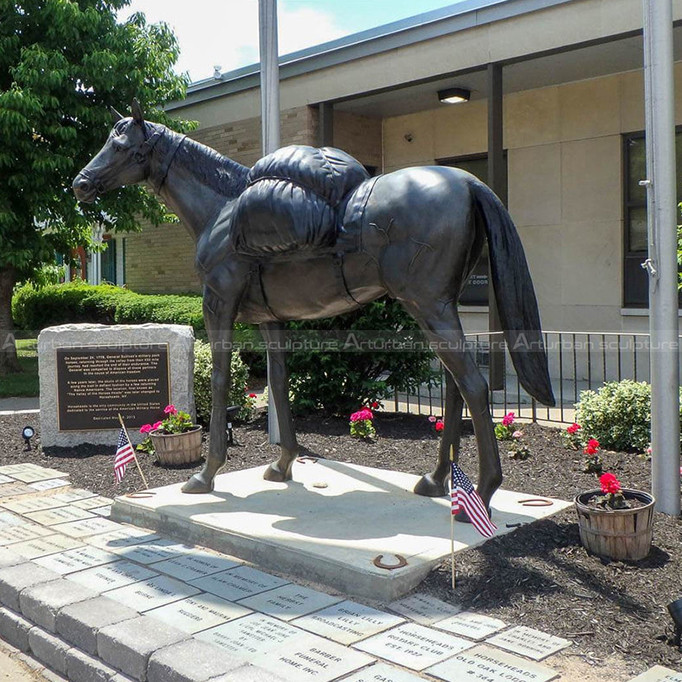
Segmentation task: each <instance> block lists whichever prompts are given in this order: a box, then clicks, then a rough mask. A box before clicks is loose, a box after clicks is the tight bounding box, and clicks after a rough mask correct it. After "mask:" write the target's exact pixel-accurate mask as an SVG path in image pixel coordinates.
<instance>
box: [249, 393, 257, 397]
mask: <svg viewBox="0 0 682 682" xmlns="http://www.w3.org/2000/svg"><path fill="white" fill-rule="evenodd" d="M256 397H257V396H256V394H255V393H249V398H256Z"/></svg>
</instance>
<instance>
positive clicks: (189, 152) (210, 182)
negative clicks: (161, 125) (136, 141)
mask: <svg viewBox="0 0 682 682" xmlns="http://www.w3.org/2000/svg"><path fill="white" fill-rule="evenodd" d="M169 132H170V133H171V135H177V134H178V133H175V132H173V131H171V130H169ZM173 163H174V164H177V165H178V166H181V167H183V168H187V169H188V170H190V171H191V172H192V174H193V175H194V176H195V177H196V178H198V179H199V180H200V181H201V182H202V183H203V184H204V185H206V186H208V187H210V188H211V189H213V190H215V191H216V192H218V193H219V194H222V195H223V196H225V197H229V198H234V197H236V196H238V195H239V194H241V193H242V191H243V190H244V188H245V187H246V176H247V175H248V173H249V168H247V167H246V166H242V165H241V164H240V163H237V162H236V161H233V160H232V159H230V158H228V157H227V156H223V155H222V154H219V153H218V152H217V151H215V149H211V148H210V147H207V146H206V145H204V144H201V143H200V142H197V141H196V140H193V139H192V138H190V137H187V138H185V141H184V142H183V143H182V145H181V146H180V148H179V149H178V151H177V153H176V154H175V158H174V159H173Z"/></svg>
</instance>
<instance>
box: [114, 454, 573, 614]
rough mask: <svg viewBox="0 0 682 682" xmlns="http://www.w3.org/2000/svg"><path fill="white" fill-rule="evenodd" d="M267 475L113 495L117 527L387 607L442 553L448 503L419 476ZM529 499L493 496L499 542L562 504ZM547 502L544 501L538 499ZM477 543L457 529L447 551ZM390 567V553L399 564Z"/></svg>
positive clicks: (322, 463)
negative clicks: (418, 489)
mask: <svg viewBox="0 0 682 682" xmlns="http://www.w3.org/2000/svg"><path fill="white" fill-rule="evenodd" d="M264 468H265V467H257V468H255V469H247V470H244V471H236V472H232V473H228V474H223V475H220V476H217V477H216V481H215V483H216V485H215V490H214V492H213V493H211V494H206V495H187V494H183V493H182V492H181V491H180V488H181V486H180V485H172V486H166V487H163V488H156V489H155V490H154V491H153V492H154V494H153V495H152V496H149V497H128V496H122V497H117V498H116V500H115V502H114V505H113V508H112V512H111V518H112V519H114V520H116V521H123V522H127V523H132V524H134V525H137V526H142V527H144V528H150V529H153V530H156V531H162V532H164V533H166V534H169V535H171V536H174V537H177V538H178V539H179V540H182V541H184V542H190V543H195V544H198V545H202V546H204V547H210V548H213V549H216V550H219V551H221V552H225V553H227V554H231V555H233V556H236V557H238V558H240V559H243V560H246V561H250V562H252V563H253V564H254V565H256V566H257V567H259V568H262V569H263V570H274V571H278V572H280V573H283V574H286V575H288V576H291V578H292V579H293V580H296V579H297V578H298V579H302V580H309V581H313V582H317V583H320V584H322V585H324V586H326V587H329V588H332V589H334V590H338V591H339V592H341V593H344V594H349V595H355V596H358V597H364V598H368V599H375V600H378V601H382V602H389V601H392V600H394V599H396V598H398V597H400V596H402V595H404V594H405V593H407V592H409V591H410V590H411V589H413V588H414V587H415V586H416V585H417V584H419V582H421V580H423V578H424V577H425V576H426V575H427V573H428V572H429V571H430V570H431V569H432V568H434V566H436V565H437V564H438V563H439V562H441V561H442V560H443V559H444V558H446V557H447V556H449V554H450V514H449V501H448V499H446V498H438V499H434V498H428V497H421V496H419V495H415V494H414V493H413V492H412V489H413V487H414V485H415V483H416V482H417V480H418V478H419V477H417V476H414V475H412V474H405V473H401V472H396V471H387V470H384V469H373V468H369V467H364V466H357V465H354V464H346V463H342V462H334V461H329V460H321V459H320V460H313V459H307V458H306V459H304V460H299V461H297V462H296V463H295V464H294V470H293V478H294V480H293V481H289V482H287V483H271V482H269V481H265V480H263V471H264ZM532 497H534V496H532V495H527V494H521V493H515V492H510V491H506V490H500V491H498V492H497V493H496V494H495V496H494V498H493V503H492V507H493V521H494V522H495V524H496V525H497V527H498V531H497V532H498V534H503V533H509V532H511V531H512V530H514V529H515V528H517V527H518V526H519V525H521V524H527V523H531V522H532V521H535V520H536V519H540V518H544V517H546V516H550V515H551V514H554V513H556V512H558V511H560V510H561V509H564V508H565V507H568V506H570V503H569V502H565V501H563V500H555V499H552V500H550V501H551V502H552V504H551V505H548V506H524V505H523V504H522V502H523V501H524V500H528V499H529V498H532ZM545 499H549V498H545ZM482 542H484V538H483V537H481V536H480V535H479V534H478V533H477V532H476V530H475V529H474V528H473V527H472V526H471V525H470V524H465V523H455V551H462V550H464V549H467V548H468V547H473V546H476V545H480V544H481V543H482ZM381 555H382V556H383V558H382V559H381V560H379V561H377V563H380V564H381V563H383V564H384V565H385V566H394V565H396V564H398V563H399V558H398V556H397V555H400V556H402V557H404V558H405V559H406V561H407V565H405V566H403V567H401V568H394V569H389V568H385V567H380V566H377V565H376V563H375V560H376V559H377V557H379V556H381Z"/></svg>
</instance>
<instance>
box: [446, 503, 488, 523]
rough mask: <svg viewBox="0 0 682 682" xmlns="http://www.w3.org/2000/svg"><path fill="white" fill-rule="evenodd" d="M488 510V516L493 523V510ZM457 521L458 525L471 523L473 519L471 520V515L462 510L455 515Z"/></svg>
mask: <svg viewBox="0 0 682 682" xmlns="http://www.w3.org/2000/svg"><path fill="white" fill-rule="evenodd" d="M487 510H488V516H489V517H490V520H491V521H492V519H493V510H492V509H491V508H490V507H487ZM455 521H457V522H458V523H471V519H470V518H469V515H468V514H467V513H466V512H465V511H464V510H463V509H462V511H460V512H458V513H457V514H455Z"/></svg>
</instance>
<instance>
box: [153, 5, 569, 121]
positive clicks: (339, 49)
mask: <svg viewBox="0 0 682 682" xmlns="http://www.w3.org/2000/svg"><path fill="white" fill-rule="evenodd" d="M572 1H573V0H470V1H469V2H464V3H460V4H458V5H450V6H448V7H446V8H441V9H440V10H434V11H432V12H429V13H426V14H423V15H418V16H417V17H411V18H410V19H404V20H401V21H398V22H393V23H391V24H386V25H384V26H379V27H377V28H375V29H370V30H368V31H363V32H361V33H356V34H353V35H350V36H346V37H345V38H340V39H338V40H335V41H331V42H328V43H323V44H322V45H317V46H314V47H311V48H308V49H306V50H300V51H298V52H293V53H291V54H288V55H283V56H281V57H280V79H281V80H286V79H287V78H293V77H296V76H301V75H304V74H306V73H311V72H313V71H318V70H321V69H325V68H329V67H331V66H336V65H338V64H343V63H346V62H350V61H354V60H357V59H362V58H363V57H369V56H372V55H376V54H380V53H382V52H388V51H390V50H394V49H399V48H402V47H407V46H409V45H413V44H415V43H419V42H423V41H425V40H431V39H433V38H438V37H441V36H445V35H449V34H452V33H457V32H458V31H463V30H466V29H469V28H473V27H475V26H482V25H485V24H490V23H493V22H495V21H501V20H503V19H509V18H512V17H516V16H519V15H523V14H528V13H530V12H534V11H538V10H541V9H546V8H548V7H553V6H555V5H561V4H565V3H567V2H572ZM259 83H260V73H259V64H251V65H248V66H245V67H242V68H240V69H236V70H234V71H230V72H227V73H225V74H223V75H222V78H221V79H220V80H218V79H213V78H211V79H206V80H203V81H198V82H197V83H194V84H192V85H190V87H189V89H188V94H187V97H186V98H185V99H184V100H182V101H180V102H172V103H170V104H168V105H167V106H166V110H167V111H173V110H174V109H182V108H184V107H187V106H191V105H193V104H197V103H200V102H204V101H208V100H212V99H216V98H218V97H225V96H228V95H232V94H235V93H237V92H242V91H245V90H250V89H252V88H256V87H258V86H259Z"/></svg>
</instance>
